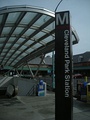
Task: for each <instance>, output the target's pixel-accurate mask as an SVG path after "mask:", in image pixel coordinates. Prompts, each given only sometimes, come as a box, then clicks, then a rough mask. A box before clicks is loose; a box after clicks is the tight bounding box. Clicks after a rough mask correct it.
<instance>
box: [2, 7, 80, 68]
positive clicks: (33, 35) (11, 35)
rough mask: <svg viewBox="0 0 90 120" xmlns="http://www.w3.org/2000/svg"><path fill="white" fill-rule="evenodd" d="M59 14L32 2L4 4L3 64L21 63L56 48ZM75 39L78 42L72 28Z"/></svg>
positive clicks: (74, 42)
mask: <svg viewBox="0 0 90 120" xmlns="http://www.w3.org/2000/svg"><path fill="white" fill-rule="evenodd" d="M54 22H55V14H54V12H52V11H49V10H46V9H43V8H37V7H32V6H10V7H3V8H0V64H1V65H4V66H13V67H18V66H21V65H22V64H24V63H25V62H26V61H27V62H28V61H30V60H32V59H34V58H35V57H38V56H40V55H41V54H42V53H43V54H46V53H48V52H50V51H52V50H54V45H55V26H54ZM72 38H73V39H72V43H73V44H76V43H78V40H79V39H78V36H77V33H76V31H75V30H74V29H73V28H72Z"/></svg>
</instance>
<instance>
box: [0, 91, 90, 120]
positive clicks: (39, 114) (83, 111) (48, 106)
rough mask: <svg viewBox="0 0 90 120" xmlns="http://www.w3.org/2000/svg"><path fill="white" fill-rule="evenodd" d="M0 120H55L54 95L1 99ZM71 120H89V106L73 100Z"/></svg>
mask: <svg viewBox="0 0 90 120" xmlns="http://www.w3.org/2000/svg"><path fill="white" fill-rule="evenodd" d="M0 120H55V94H54V93H49V94H47V95H46V96H44V97H38V96H16V97H14V98H1V99H0ZM73 120H90V104H88V103H84V102H81V101H78V100H77V99H75V98H73Z"/></svg>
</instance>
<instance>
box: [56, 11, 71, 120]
mask: <svg viewBox="0 0 90 120" xmlns="http://www.w3.org/2000/svg"><path fill="white" fill-rule="evenodd" d="M71 36H72V31H71V26H70V12H69V11H64V12H56V13H55V120H65V119H67V120H72V119H73V97H72V38H71Z"/></svg>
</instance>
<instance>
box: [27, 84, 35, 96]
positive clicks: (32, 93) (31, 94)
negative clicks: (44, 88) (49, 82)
mask: <svg viewBox="0 0 90 120" xmlns="http://www.w3.org/2000/svg"><path fill="white" fill-rule="evenodd" d="M36 92H37V85H36V84H34V85H33V86H32V88H31V89H30V90H29V91H28V93H27V94H26V96H36Z"/></svg>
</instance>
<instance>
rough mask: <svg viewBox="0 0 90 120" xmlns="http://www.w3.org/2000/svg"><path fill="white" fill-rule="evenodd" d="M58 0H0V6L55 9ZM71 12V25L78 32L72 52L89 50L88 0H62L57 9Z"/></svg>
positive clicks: (89, 8)
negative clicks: (77, 40) (30, 6)
mask: <svg viewBox="0 0 90 120" xmlns="http://www.w3.org/2000/svg"><path fill="white" fill-rule="evenodd" d="M59 1H60V0H0V7H4V6H10V5H32V6H39V7H44V8H46V9H49V10H51V11H55V8H56V6H57V4H58V3H59ZM67 10H69V11H70V13H71V22H72V26H73V27H74V28H75V30H76V31H77V33H78V36H79V39H80V41H79V43H78V44H76V45H73V54H74V55H75V54H81V53H84V52H86V51H90V0H63V1H62V3H61V4H60V5H59V7H58V9H57V12H58V11H67Z"/></svg>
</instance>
